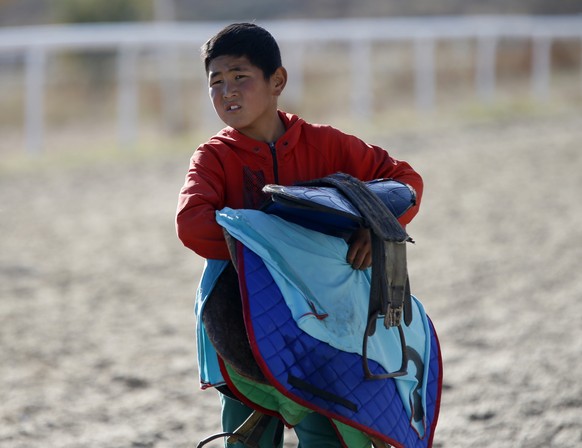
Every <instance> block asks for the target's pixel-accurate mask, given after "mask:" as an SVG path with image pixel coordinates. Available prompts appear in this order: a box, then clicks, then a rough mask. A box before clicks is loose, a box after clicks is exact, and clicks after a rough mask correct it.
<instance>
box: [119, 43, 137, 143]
mask: <svg viewBox="0 0 582 448" xmlns="http://www.w3.org/2000/svg"><path fill="white" fill-rule="evenodd" d="M117 58H118V71H117V77H118V81H117V120H118V122H117V126H118V139H119V145H120V146H121V147H126V146H131V145H134V144H135V141H136V139H137V119H138V116H137V115H138V86H137V76H136V75H137V71H136V64H137V49H136V48H134V47H131V46H128V45H123V46H122V47H121V48H119V49H118V54H117Z"/></svg>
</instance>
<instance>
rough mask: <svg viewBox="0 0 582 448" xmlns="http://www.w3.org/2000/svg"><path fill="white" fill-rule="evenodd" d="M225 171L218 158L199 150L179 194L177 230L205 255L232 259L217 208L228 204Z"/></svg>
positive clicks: (186, 240)
mask: <svg viewBox="0 0 582 448" xmlns="http://www.w3.org/2000/svg"><path fill="white" fill-rule="evenodd" d="M223 184H224V175H223V173H222V169H221V165H220V164H219V163H217V161H216V159H214V158H213V157H211V156H210V155H209V154H208V153H205V152H204V151H201V150H197V151H196V152H195V153H194V155H193V156H192V159H191V161H190V169H189V170H188V174H187V175H186V181H185V183H184V186H183V187H182V189H181V190H180V195H179V198H178V210H177V214H176V232H177V234H178V238H180V240H181V241H182V243H183V244H184V246H186V247H188V248H189V249H192V250H193V251H194V252H196V253H197V254H198V255H200V256H201V257H204V258H212V259H224V260H226V259H229V258H230V256H229V253H228V249H227V247H226V243H225V241H224V236H223V231H222V227H220V226H219V225H218V224H217V223H216V216H215V211H216V210H220V209H222V208H223V207H224V187H223Z"/></svg>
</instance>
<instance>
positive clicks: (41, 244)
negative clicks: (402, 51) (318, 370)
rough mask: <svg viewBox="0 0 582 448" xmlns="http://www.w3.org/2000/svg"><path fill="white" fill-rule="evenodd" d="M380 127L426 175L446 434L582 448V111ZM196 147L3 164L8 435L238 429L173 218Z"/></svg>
mask: <svg viewBox="0 0 582 448" xmlns="http://www.w3.org/2000/svg"><path fill="white" fill-rule="evenodd" d="M377 140H378V139H377ZM377 140H376V141H374V142H373V143H378V144H381V145H383V146H385V147H388V148H394V149H393V150H392V153H393V155H395V156H396V157H399V158H403V159H407V160H409V161H410V162H411V163H412V164H413V165H414V166H415V167H416V168H417V169H418V170H419V171H420V172H421V174H422V175H423V176H424V178H425V183H426V194H425V198H424V203H423V206H422V210H421V213H420V215H419V216H418V217H417V219H416V220H415V222H413V223H412V224H411V225H410V226H409V228H408V231H409V233H410V234H411V235H412V236H413V237H414V238H415V240H416V245H415V246H411V247H409V252H408V253H409V263H410V272H411V282H412V289H413V291H414V293H415V294H416V295H417V296H418V297H419V298H420V299H421V300H422V301H423V303H424V305H425V307H426V309H427V311H428V313H429V314H430V316H431V317H432V319H433V321H434V323H435V326H436V328H437V331H438V333H439V336H440V340H441V344H442V349H443V359H444V370H445V379H444V391H443V400H442V408H441V416H440V420H439V424H438V429H437V434H436V438H435V447H443V448H459V447H461V448H462V447H472V448H481V447H482V448H485V447H487V448H489V447H493V446H495V447H496V448H506V447H507V448H515V447H527V448H536V447H559V448H569V447H572V448H574V447H580V446H582V374H581V372H582V275H581V272H582V199H581V198H580V196H581V195H582V174H581V172H582V118H581V116H580V115H578V116H574V115H572V114H568V115H565V114H564V115H560V116H553V117H545V118H543V117H537V118H536V117H529V118H522V119H514V120H509V121H495V122H492V121H489V122H482V123H481V124H475V123H474V124H472V125H464V126H455V127H450V128H441V129H433V130H430V131H426V132H422V133H417V132H401V133H393V134H391V135H388V136H383V137H381V138H380V141H377ZM195 144H196V143H193V145H192V147H194V146H195ZM185 149H187V148H185ZM188 151H189V150H185V151H180V152H174V153H168V154H164V155H156V156H149V157H136V158H133V159H132V158H131V157H130V158H124V159H123V160H119V161H115V163H113V162H111V163H104V162H99V163H94V164H91V165H88V164H85V165H78V166H76V167H55V166H49V167H45V166H44V165H43V163H42V162H39V161H37V162H35V164H34V165H35V168H34V169H32V168H31V169H26V170H17V171H15V172H11V173H8V172H1V174H0V235H1V236H0V319H1V321H0V323H1V325H0V397H1V402H2V405H1V406H0V446H1V447H6V448H35V447H43V448H76V447H82V448H93V447H95V448H97V447H99V448H102V447H103V448H131V447H133V448H146V447H152V448H153V447H155V448H181V447H194V446H195V445H196V443H197V442H198V440H200V439H201V438H203V437H204V436H207V435H209V434H212V433H214V432H217V431H218V430H219V419H218V400H217V397H216V393H215V392H214V391H204V392H203V391H200V390H199V388H198V379H197V378H198V375H197V370H196V369H197V367H196V350H195V341H194V339H195V338H194V328H195V327H194V324H195V323H194V316H193V300H194V291H195V288H196V285H197V282H198V278H199V274H200V270H201V267H202V261H201V259H200V258H198V257H197V256H195V255H194V254H193V253H189V252H188V251H187V250H186V249H184V248H183V247H182V246H181V244H180V243H179V242H178V240H177V238H176V236H175V231H174V210H175V205H176V198H177V193H178V190H179V188H180V186H181V184H182V181H183V177H184V174H185V171H186V168H187V163H188V158H189V156H190V153H189V152H188ZM288 435H289V436H290V437H292V436H291V432H288ZM291 440H292V439H291ZM215 446H216V445H215ZM287 446H292V445H291V442H289V443H288V445H287Z"/></svg>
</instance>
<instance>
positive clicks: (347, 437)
mask: <svg viewBox="0 0 582 448" xmlns="http://www.w3.org/2000/svg"><path fill="white" fill-rule="evenodd" d="M225 365H226V369H227V371H228V375H229V377H230V379H231V380H232V382H233V383H234V385H235V386H236V388H237V389H238V391H239V392H240V393H242V394H243V395H244V396H245V397H246V398H248V399H249V400H250V401H252V402H253V403H255V404H257V405H259V406H261V407H263V408H265V409H269V410H271V411H276V412H278V413H279V414H281V416H282V417H283V419H284V420H285V421H286V422H287V423H288V424H289V425H291V426H297V427H296V433H297V436H298V438H299V440H300V444H299V447H298V448H302V447H303V448H311V447H312V446H313V447H315V446H318V447H319V446H320V445H315V444H313V443H310V442H308V441H303V442H301V439H302V438H309V439H313V438H314V436H313V434H314V433H315V432H321V431H313V430H311V428H310V427H313V426H316V427H319V428H321V427H323V424H322V422H319V423H317V424H315V425H312V424H308V425H300V423H302V421H303V420H304V419H305V418H306V417H308V416H310V414H312V413H313V411H312V410H310V409H307V408H306V407H304V406H302V405H300V404H297V403H295V402H294V401H293V400H291V399H290V398H287V397H286V396H285V395H283V394H282V393H281V392H279V391H278V390H277V389H275V388H274V387H273V386H270V385H267V384H260V383H257V382H255V381H252V380H249V379H247V378H245V377H243V376H242V375H239V374H238V373H237V372H236V371H235V370H234V369H233V368H232V367H230V366H229V365H228V364H226V363H225ZM323 418H324V419H325V420H326V421H327V420H328V419H327V417H323ZM310 419H311V418H310ZM332 421H333V424H334V425H335V427H336V429H337V430H338V432H339V433H340V435H341V437H342V439H343V441H344V443H345V445H346V446H348V447H349V448H369V447H371V446H372V443H371V441H370V439H369V438H368V437H367V436H366V435H365V434H364V433H363V432H362V431H359V430H357V429H355V428H353V427H351V426H349V425H346V424H345V423H341V422H339V421H337V420H335V419H332ZM314 422H315V419H314ZM298 425H299V426H298ZM303 426H305V427H303ZM319 428H317V429H319ZM302 434H304V437H301V436H302ZM331 438H333V439H337V436H336V434H335V432H334V433H333V434H332V437H331ZM318 443H319V444H321V442H318ZM332 443H333V441H332ZM329 446H334V445H329Z"/></svg>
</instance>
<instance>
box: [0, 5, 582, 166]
mask: <svg viewBox="0 0 582 448" xmlns="http://www.w3.org/2000/svg"><path fill="white" fill-rule="evenodd" d="M581 11H582V5H581V2H579V1H575V0H559V1H543V0H539V1H528V2H522V1H489V2H481V1H476V0H475V1H455V0H442V1H436V2H401V1H394V2H384V1H377V0H365V1H359V2H357V3H355V2H347V1H341V2H340V1H329V2H328V1H325V2H308V1H297V2H279V3H273V2H269V1H266V0H265V1H254V2H233V1H229V0H223V1H213V2H207V1H196V2H194V3H193V2H187V1H183V0H151V1H150V0H148V1H139V0H120V1H116V2H101V1H94V0H52V1H34V0H24V1H10V0H3V1H2V2H0V26H1V27H2V28H0V97H1V98H2V101H1V105H0V133H1V134H0V135H1V136H2V138H0V151H2V153H3V154H6V153H7V152H8V153H13V152H17V153H22V151H28V152H29V153H38V152H44V151H49V152H50V151H55V150H63V149H67V148H76V147H78V146H79V145H83V147H85V148H86V149H84V151H88V150H89V147H91V148H92V149H98V148H102V149H101V150H103V148H109V149H111V148H113V147H115V146H123V147H131V146H133V147H135V146H141V147H144V146H148V147H152V146H153V147H159V146H164V145H165V144H167V143H168V142H171V141H172V140H178V141H184V140H186V141H187V140H189V139H190V138H191V137H192V136H193V135H196V133H197V132H200V131H202V132H204V133H206V132H207V131H208V130H215V129H218V128H219V127H220V123H218V121H217V120H216V118H215V116H214V113H213V111H212V109H211V107H210V105H209V103H208V101H207V92H206V87H205V79H204V72H203V69H202V66H201V64H200V60H199V48H200V46H201V45H202V43H204V41H205V40H206V39H207V38H208V36H210V35H212V34H213V33H214V32H216V31H217V30H218V29H220V27H222V26H223V25H224V24H225V23H227V22H229V21H257V22H259V23H261V22H264V23H262V24H263V25H265V26H267V27H268V28H269V29H270V30H271V32H272V33H273V34H274V35H275V37H276V38H277V39H278V40H279V42H280V44H281V47H282V52H283V58H284V64H285V65H286V67H287V68H288V70H289V71H290V82H289V86H288V88H287V91H286V94H285V95H284V96H283V99H282V107H284V108H286V109H287V110H290V111H291V112H296V113H300V114H301V115H303V116H305V118H307V119H308V120H311V121H319V122H334V123H335V124H337V125H338V126H344V127H346V126H347V127H349V128H353V129H354V130H355V128H354V126H357V127H358V128H360V127H361V126H366V127H369V128H378V127H379V128H381V129H386V127H387V126H388V127H390V126H396V127H402V126H406V125H408V126H410V125H416V124H417V123H418V121H421V122H426V121H431V122H433V121H437V120H438V119H439V118H440V119H442V117H443V114H444V115H446V116H447V117H458V116H462V117H467V116H469V117H472V118H475V119H481V118H483V116H488V115H489V116H490V115H496V114H503V113H512V112H513V111H516V112H518V113H535V112H537V111H540V110H548V109H552V110H553V109H556V108H563V107H569V106H572V105H575V104H578V103H579V101H580V98H581V96H582V87H581V84H582V81H581V78H582V74H581V72H582V61H581V59H582V50H581V43H580V42H581V36H580V29H581V28H582V25H581V24H580V23H581V20H582V18H581V16H580V15H579V13H580V12H581ZM435 111H436V112H437V113H433V114H431V115H426V114H424V113H426V112H435ZM419 112H420V114H419ZM80 135H82V137H81V139H79V137H80ZM88 135H90V136H91V138H90V139H88V138H87V136H88ZM180 144H181V145H182V144H183V143H180Z"/></svg>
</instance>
